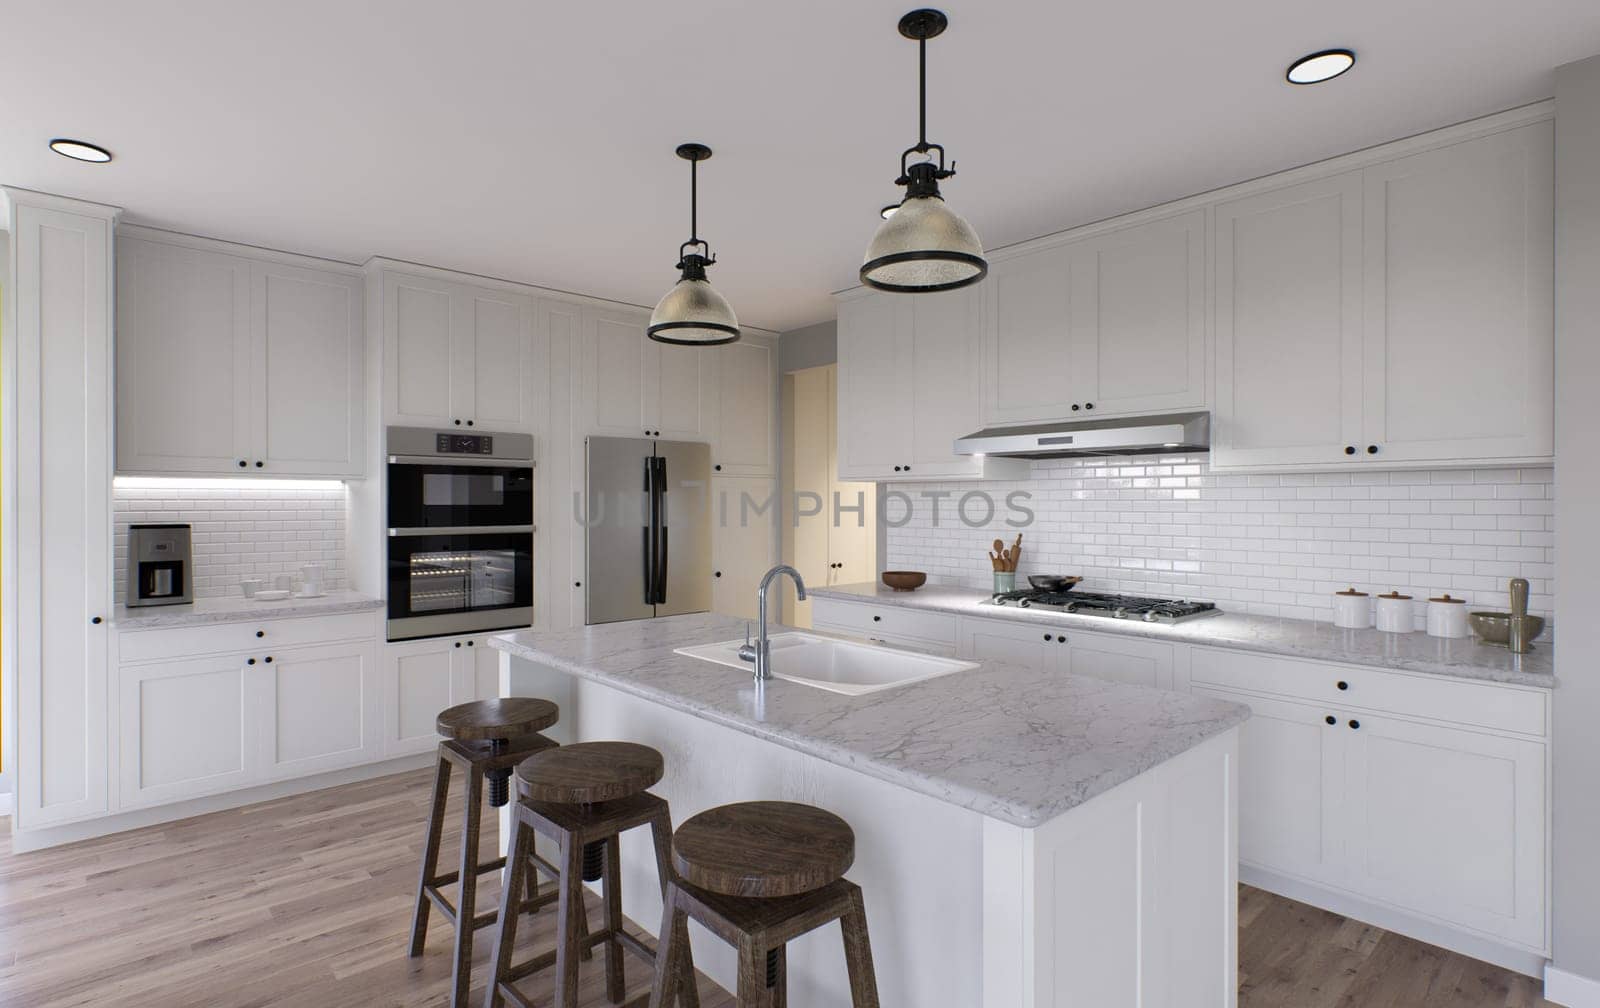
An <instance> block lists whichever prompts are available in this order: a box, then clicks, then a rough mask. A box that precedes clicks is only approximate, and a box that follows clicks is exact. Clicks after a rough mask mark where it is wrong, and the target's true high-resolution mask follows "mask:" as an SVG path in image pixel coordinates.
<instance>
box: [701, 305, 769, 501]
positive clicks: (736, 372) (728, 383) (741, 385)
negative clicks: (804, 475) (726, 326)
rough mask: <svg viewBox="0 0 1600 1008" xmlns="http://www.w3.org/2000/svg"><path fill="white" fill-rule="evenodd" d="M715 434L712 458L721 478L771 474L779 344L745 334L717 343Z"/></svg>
mask: <svg viewBox="0 0 1600 1008" xmlns="http://www.w3.org/2000/svg"><path fill="white" fill-rule="evenodd" d="M715 353H716V355H717V358H718V359H717V371H718V374H717V388H718V391H719V395H718V400H719V401H718V403H717V434H716V444H715V445H714V446H713V449H712V458H711V462H712V464H713V465H719V466H721V467H722V469H721V470H720V473H721V475H723V476H772V475H775V472H774V466H773V458H772V445H773V423H774V420H775V413H776V410H775V409H774V408H773V398H772V397H773V391H774V388H773V385H774V382H775V381H776V378H777V373H778V362H777V347H775V346H773V345H772V344H770V343H768V342H766V341H765V340H759V339H755V338H752V337H749V336H746V337H745V338H744V339H742V340H740V341H739V342H737V343H730V344H728V345H727V346H724V347H719V348H717V350H716V351H715Z"/></svg>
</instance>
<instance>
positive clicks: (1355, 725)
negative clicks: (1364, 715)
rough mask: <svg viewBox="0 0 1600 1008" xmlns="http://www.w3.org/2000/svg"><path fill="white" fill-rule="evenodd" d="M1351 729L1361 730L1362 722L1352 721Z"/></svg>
mask: <svg viewBox="0 0 1600 1008" xmlns="http://www.w3.org/2000/svg"><path fill="white" fill-rule="evenodd" d="M1350 727H1352V728H1360V727H1361V722H1360V721H1356V720H1353V719H1352V720H1351V722H1350Z"/></svg>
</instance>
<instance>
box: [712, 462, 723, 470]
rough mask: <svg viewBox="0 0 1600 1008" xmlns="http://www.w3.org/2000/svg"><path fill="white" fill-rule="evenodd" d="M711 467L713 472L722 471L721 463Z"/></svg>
mask: <svg viewBox="0 0 1600 1008" xmlns="http://www.w3.org/2000/svg"><path fill="white" fill-rule="evenodd" d="M711 469H712V471H714V472H721V471H722V465H721V464H720V463H719V464H717V465H714V466H712V467H711Z"/></svg>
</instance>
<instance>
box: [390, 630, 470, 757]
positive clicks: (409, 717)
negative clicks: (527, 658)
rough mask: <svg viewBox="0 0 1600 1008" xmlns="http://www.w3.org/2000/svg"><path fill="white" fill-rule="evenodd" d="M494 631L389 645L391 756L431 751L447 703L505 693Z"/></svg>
mask: <svg viewBox="0 0 1600 1008" xmlns="http://www.w3.org/2000/svg"><path fill="white" fill-rule="evenodd" d="M488 638H489V635H478V636H474V637H433V638H429V639H428V640H418V641H399V642H397V643H393V644H385V645H384V646H383V677H382V678H383V688H382V691H381V700H380V704H381V713H380V714H379V725H380V729H379V735H380V738H379V746H380V747H381V749H382V752H383V755H384V756H385V757H393V756H405V755H409V754H411V753H422V752H430V751H432V749H433V747H434V746H436V745H438V744H439V736H438V734H437V733H436V732H435V731H434V725H435V723H436V722H437V720H438V718H439V712H440V711H442V710H444V709H445V708H446V707H453V706H455V705H456V704H462V703H467V702H469V701H472V700H486V699H488V698H490V697H493V696H496V695H497V694H498V693H499V686H500V663H499V652H497V651H495V650H494V649H493V648H491V647H489V645H488V643H487V641H488Z"/></svg>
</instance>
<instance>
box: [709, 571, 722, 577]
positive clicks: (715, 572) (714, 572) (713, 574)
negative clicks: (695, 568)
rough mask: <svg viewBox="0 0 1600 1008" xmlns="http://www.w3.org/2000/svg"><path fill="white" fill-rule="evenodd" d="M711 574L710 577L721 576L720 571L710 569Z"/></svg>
mask: <svg viewBox="0 0 1600 1008" xmlns="http://www.w3.org/2000/svg"><path fill="white" fill-rule="evenodd" d="M711 576H712V577H721V576H722V572H721V571H712V572H711Z"/></svg>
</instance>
